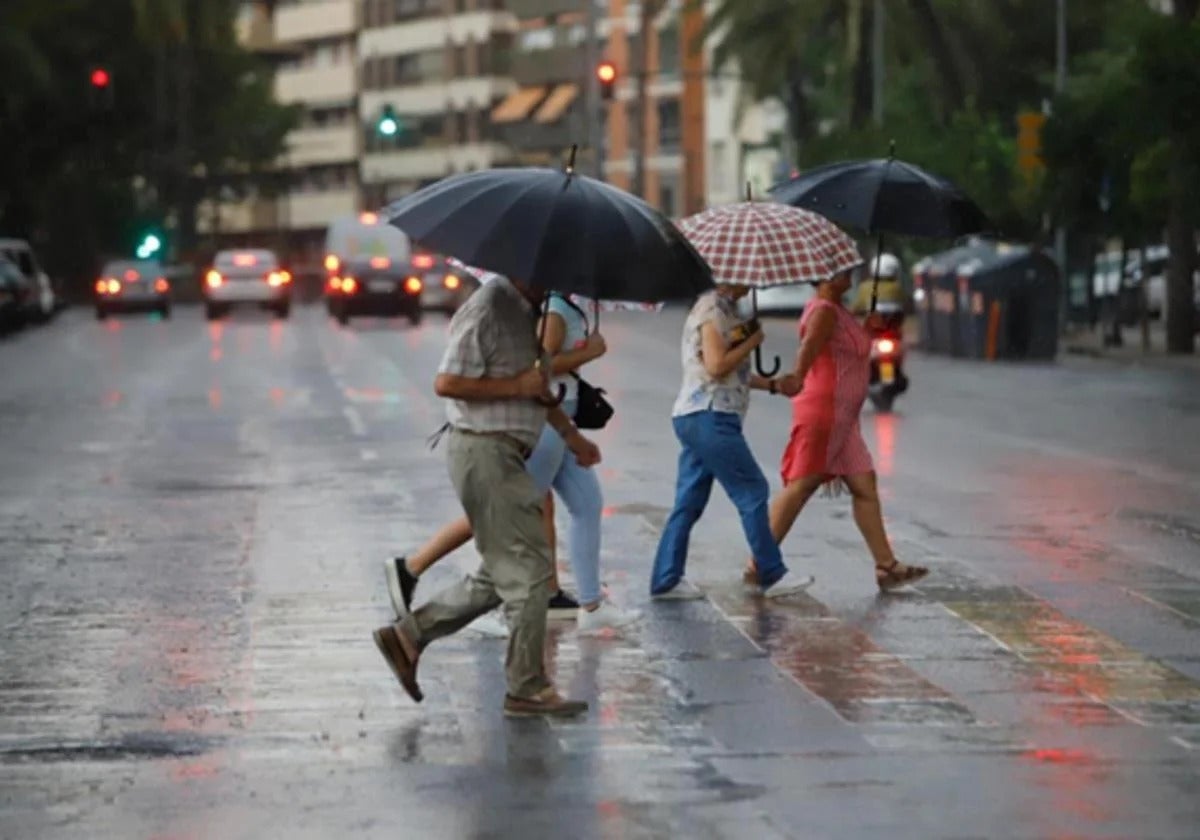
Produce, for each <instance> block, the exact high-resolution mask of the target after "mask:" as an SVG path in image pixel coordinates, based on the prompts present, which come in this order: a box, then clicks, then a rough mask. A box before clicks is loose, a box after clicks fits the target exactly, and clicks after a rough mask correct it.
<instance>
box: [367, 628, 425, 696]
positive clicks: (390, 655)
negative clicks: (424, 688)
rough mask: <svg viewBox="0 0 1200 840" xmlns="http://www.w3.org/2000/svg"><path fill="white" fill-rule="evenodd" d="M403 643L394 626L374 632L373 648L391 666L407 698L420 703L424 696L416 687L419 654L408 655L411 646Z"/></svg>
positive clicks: (417, 686) (418, 687)
mask: <svg viewBox="0 0 1200 840" xmlns="http://www.w3.org/2000/svg"><path fill="white" fill-rule="evenodd" d="M405 641H407V640H402V639H401V637H400V630H398V629H397V628H396V627H395V625H392V624H389V625H388V626H387V627H380V628H379V629H378V630H376V631H375V647H377V648H379V652H380V653H382V654H383V658H384V659H386V660H387V663H388V665H389V666H391V669H392V673H393V674H395V675H396V679H398V680H400V685H402V686H404V690H405V691H407V692H408V696H409V697H411V698H412V699H413V700H414V701H415V702H417V703H420V702H421V701H422V700H423V699H425V695H424V694H422V693H421V686H419V685H417V659H418V658H419V656H420V654H418V653H416V652H415V651H414V652H413V653H412V654H410V653H409V652H408V648H409V647H411V645H409V646H406V645H405V644H404V642H405Z"/></svg>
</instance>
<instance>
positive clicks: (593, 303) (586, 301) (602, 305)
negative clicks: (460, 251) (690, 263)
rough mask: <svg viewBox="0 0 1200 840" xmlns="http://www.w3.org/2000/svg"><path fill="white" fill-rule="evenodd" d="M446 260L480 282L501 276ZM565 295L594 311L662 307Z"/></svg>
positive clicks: (655, 308) (660, 307) (457, 260)
mask: <svg viewBox="0 0 1200 840" xmlns="http://www.w3.org/2000/svg"><path fill="white" fill-rule="evenodd" d="M446 262H447V263H449V264H450V265H452V266H454V267H455V268H457V269H458V270H459V271H463V272H466V273H467V274H470V275H471V276H472V277H474V278H475V279H476V280H478V281H479V282H480V283H486V282H488V281H489V280H492V279H494V278H496V277H500V276H502V275H500V274H498V273H496V272H495V271H488V270H487V269H486V268H479V267H477V266H473V265H467V264H466V263H464V262H463V261H462V260H459V259H455V258H454V257H447V258H446ZM567 297H569V298H570V299H571V302H572V303H574V304H575V305H576V306H578V307H579V308H580V309H586V308H588V307H591V308H592V309H593V310H595V311H596V312H624V311H628V310H632V311H635V312H658V311H659V310H661V309H662V308H663V305H662V304H661V303H636V302H634V301H629V300H594V299H592V298H588V297H584V296H583V295H568V296H567Z"/></svg>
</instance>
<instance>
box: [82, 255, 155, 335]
mask: <svg viewBox="0 0 1200 840" xmlns="http://www.w3.org/2000/svg"><path fill="white" fill-rule="evenodd" d="M164 275H165V272H164V271H163V266H162V264H161V263H159V262H158V261H157V260H114V261H112V262H108V263H105V264H104V268H103V270H101V272H100V276H99V277H98V278H97V279H96V318H97V320H100V321H103V320H104V319H105V318H107V317H108V316H109V315H111V314H113V313H114V312H134V311H139V312H145V311H153V312H157V313H159V314H160V315H161V316H162V317H164V318H170V317H171V284H170V282H169V281H168V280H167V278H166V277H165V276H164Z"/></svg>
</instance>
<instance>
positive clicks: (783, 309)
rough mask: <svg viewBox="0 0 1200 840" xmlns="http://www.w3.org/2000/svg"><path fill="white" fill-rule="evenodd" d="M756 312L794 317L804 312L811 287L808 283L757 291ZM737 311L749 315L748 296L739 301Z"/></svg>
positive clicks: (749, 304) (809, 298)
mask: <svg viewBox="0 0 1200 840" xmlns="http://www.w3.org/2000/svg"><path fill="white" fill-rule="evenodd" d="M757 294H758V311H759V313H761V314H772V313H774V314H779V315H795V314H799V313H800V312H802V311H804V307H805V306H806V305H807V304H808V302H809V301H810V300H812V296H813V294H814V290H813V287H812V286H811V285H809V284H808V283H797V284H795V285H792V286H774V287H772V288H770V289H759V290H758V292H757ZM739 309H740V310H741V311H742V312H743V314H745V315H747V316H748V315H749V314H750V309H751V302H750V296H749V295H747V296H746V297H744V298H742V299H741V301H739Z"/></svg>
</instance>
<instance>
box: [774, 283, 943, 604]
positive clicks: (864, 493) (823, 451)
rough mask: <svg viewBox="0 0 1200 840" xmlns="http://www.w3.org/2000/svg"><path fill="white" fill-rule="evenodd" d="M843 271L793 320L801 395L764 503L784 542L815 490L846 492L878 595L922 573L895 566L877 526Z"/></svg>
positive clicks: (863, 382) (855, 327) (867, 350)
mask: <svg viewBox="0 0 1200 840" xmlns="http://www.w3.org/2000/svg"><path fill="white" fill-rule="evenodd" d="M849 289H850V272H848V271H847V272H842V273H841V274H838V275H837V276H835V277H834V278H833V279H831V280H829V281H827V282H824V283H820V284H818V285H817V294H816V296H815V297H814V298H813V300H812V301H810V302H809V304H808V306H807V307H805V310H804V315H803V316H802V317H801V318H800V350H799V352H798V353H797V355H796V367H795V370H793V371H792V373H791V374H790V376H791V377H793V380H792V381H793V382H794V383H800V384H801V387H800V391H799V393H797V394H796V395H795V396H794V397H792V433H791V438H790V439H789V440H788V444H787V448H786V449H785V450H784V452H783V463H782V465H781V469H782V473H783V483H784V489H783V492H782V493H780V494H779V495H778V496H776V497H775V498H774V499H773V500H772V501H771V510H770V518H771V532H772V533H773V534H774V535H775V539H776V540H777V541H779V542H783V538H784V537H785V536H787V533H788V531H789V530H791V527H792V523H794V522H795V521H796V517H797V516H798V515H799V514H800V511H801V510H802V509H803V508H804V505H805V503H806V502H807V501H808V500H809V499H810V498H811V497H812V495H813V493H815V492H816V491H817V490H818V489H819V488H820V487H822V486H826V487H827V488H828V489H829V490H830V492H831V493H835V494H836V492H837V491H839V490H841V489H846V490H848V491H849V493H850V496H851V499H852V502H853V507H854V522H855V524H856V525H858V530H859V531H860V532H861V533H862V535H863V538H864V539H865V540H866V542H867V548H868V549H870V551H871V555H872V556H873V557H874V558H875V581H876V583H877V584H878V586H879V588H880V589H881V590H888V589H894V588H896V587H898V586H903V585H905V584H908V583H912V582H913V581H915V580H918V579H920V578H922V577H924V576H925V575H926V574H928V570H927V569H925V568H922V567H920V566H909V565H906V564H903V563H900V562H898V561H897V560H896V556H895V555H894V554H893V553H892V548H891V544H890V543H889V542H888V537H887V532H886V530H885V529H884V527H883V512H882V510H881V508H880V505H879V493H878V491H877V489H876V481H875V468H874V465H873V464H872V462H871V453H870V452H869V451H868V450H867V444H866V442H865V441H864V440H863V437H862V429H861V428H860V426H859V413H860V412H861V411H862V406H863V402H864V401H865V400H866V398H867V386H868V384H869V382H870V375H871V373H870V372H871V365H870V357H871V336H870V334H869V333H868V332H867V330H866V329H864V327H863V326H862V325H861V324H859V323H858V321H857V320H856V319H855V318H854V316H853V315H852V314H851V313H850V311H849V310H848V309H846V307H844V306H842V304H841V300H842V296H843V295H845V293H846V292H847V291H848V290H849Z"/></svg>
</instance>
